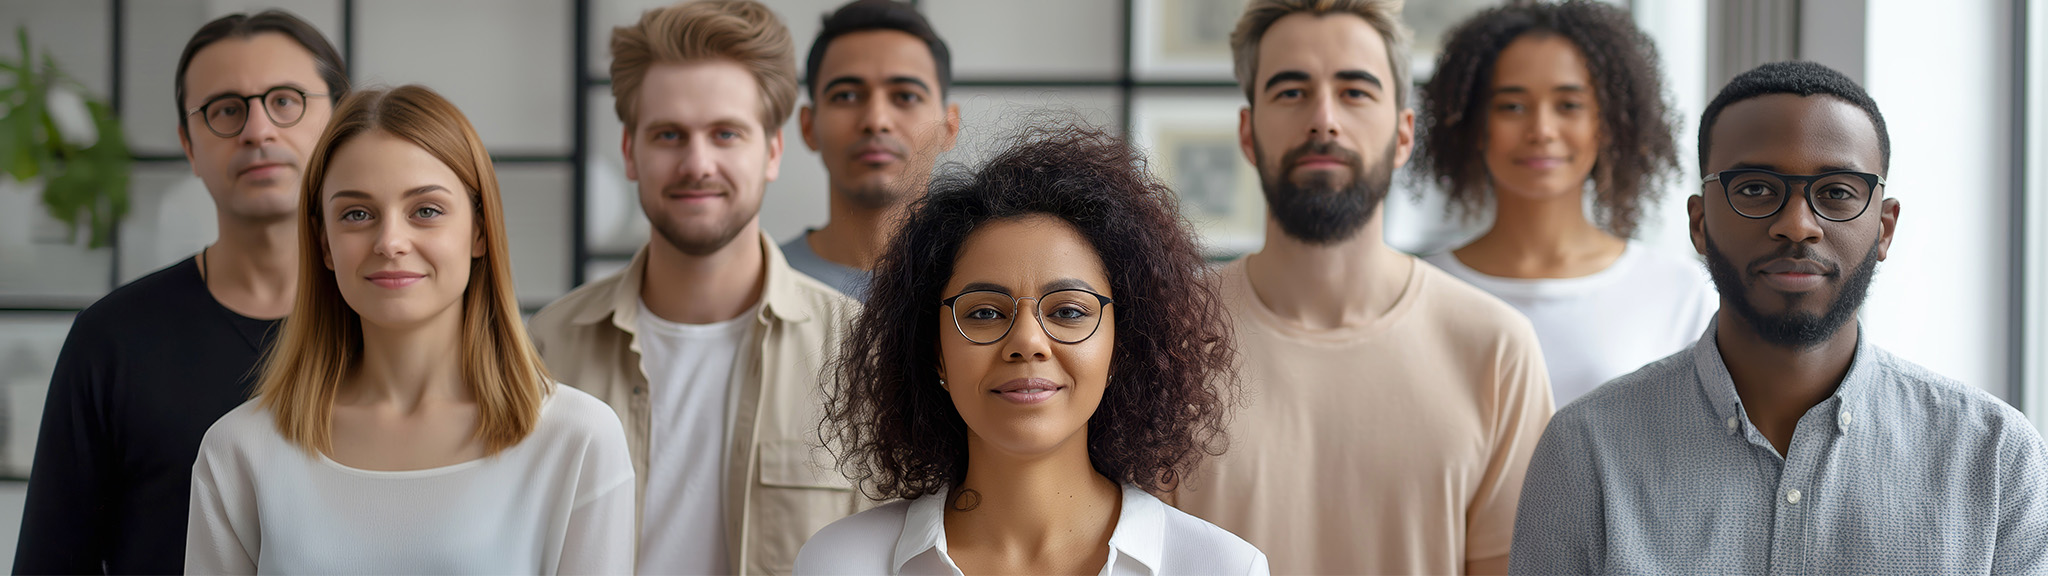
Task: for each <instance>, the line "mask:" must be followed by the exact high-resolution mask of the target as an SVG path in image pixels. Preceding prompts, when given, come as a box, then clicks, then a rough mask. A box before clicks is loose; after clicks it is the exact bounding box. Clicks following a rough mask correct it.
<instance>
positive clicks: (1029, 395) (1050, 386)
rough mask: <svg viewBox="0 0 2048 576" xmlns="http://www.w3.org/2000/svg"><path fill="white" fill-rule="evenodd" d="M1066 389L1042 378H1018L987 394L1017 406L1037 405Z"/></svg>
mask: <svg viewBox="0 0 2048 576" xmlns="http://www.w3.org/2000/svg"><path fill="white" fill-rule="evenodd" d="M1066 389H1067V387H1065V386H1061V385H1059V384H1056V383H1054V382H1053V381H1051V380H1046V379H1044V378H1019V379H1016V380H1011V381H1009V382H1005V383H1003V385H1002V386H998V387H996V388H995V389H993V390H989V391H988V393H990V394H994V395H996V396H999V397H1001V398H1002V399H1004V400H1009V401H1011V402H1015V403H1018V404H1038V403H1042V402H1045V401H1047V400H1051V399H1052V397H1053V395H1055V394H1058V393H1059V392H1060V391H1061V390H1066Z"/></svg>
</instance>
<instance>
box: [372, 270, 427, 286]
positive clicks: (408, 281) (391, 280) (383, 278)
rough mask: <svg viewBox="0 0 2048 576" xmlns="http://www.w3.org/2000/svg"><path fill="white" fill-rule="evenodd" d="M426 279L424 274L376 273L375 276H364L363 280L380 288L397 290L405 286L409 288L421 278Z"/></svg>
mask: <svg viewBox="0 0 2048 576" xmlns="http://www.w3.org/2000/svg"><path fill="white" fill-rule="evenodd" d="M426 277H427V275H425V274H419V273H414V272H378V273H375V274H371V275H369V276H365V277H364V278H365V279H368V280H369V281H370V283H371V284H376V285H377V286H378V287H380V288H390V289H397V288H404V287H406V286H411V285H413V284H415V283H418V282H419V281H420V279H421V278H426Z"/></svg>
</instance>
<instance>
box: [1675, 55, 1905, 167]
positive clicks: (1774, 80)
mask: <svg viewBox="0 0 2048 576" xmlns="http://www.w3.org/2000/svg"><path fill="white" fill-rule="evenodd" d="M1770 94H1798V95H1800V96H1812V95H1815V94H1824V95H1828V96H1833V97H1835V98H1837V99H1840V100H1841V101H1843V102H1848V103H1850V104H1853V105H1855V106H1856V107H1857V108H1862V109H1863V113H1864V114H1868V115H1870V124H1871V125H1872V126H1874V127H1876V128H1877V150H1878V153H1879V154H1880V155H1882V157H1883V166H1882V168H1881V169H1882V170H1884V171H1885V172H1887V173H1889V172H1891V170H1892V136H1891V132H1890V131H1887V130H1886V129H1885V127H1884V113H1883V112H1878V111H1877V101H1876V100H1871V99H1870V93H1869V92H1864V91H1863V85H1861V84H1857V83H1856V81H1855V80H1850V79H1849V77H1848V76H1844V75H1842V73H1841V72H1837V71H1835V69H1833V68H1829V67H1827V66H1826V65H1823V64H1820V63H1817V62H1808V61H1805V60H1790V61H1785V62H1772V63H1769V64H1764V65H1762V66H1757V67H1755V68H1751V69H1749V71H1748V72H1743V73H1742V74H1741V75H1739V76H1736V77H1735V79H1733V80H1729V81H1728V85H1727V86H1724V87H1722V88H1721V93H1720V94H1719V95H1717V96H1714V101H1713V102H1712V103H1710V104H1707V111H1706V112H1705V113H1703V114H1701V115H1700V175H1701V176H1705V175H1706V172H1707V151H1708V150H1711V149H1712V148H1713V144H1714V122H1715V121H1717V120H1720V119H1721V109H1723V108H1727V107H1728V105H1730V104H1734V103H1736V102H1741V101H1743V100H1748V99H1751V98H1755V97H1758V96H1766V95H1770Z"/></svg>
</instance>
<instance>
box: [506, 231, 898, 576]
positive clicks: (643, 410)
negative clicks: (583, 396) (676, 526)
mask: <svg viewBox="0 0 2048 576" xmlns="http://www.w3.org/2000/svg"><path fill="white" fill-rule="evenodd" d="M759 242H761V248H762V251H763V252H764V255H765V257H766V259H767V268H768V272H767V280H766V287H765V288H764V289H763V290H762V299H763V300H764V304H763V305H762V306H760V307H759V308H758V310H760V312H759V313H758V314H757V316H756V319H755V322H756V324H755V325H754V328H753V331H752V334H753V339H754V341H753V342H750V343H748V345H746V346H743V347H741V349H740V353H739V357H738V358H737V359H736V360H735V364H734V366H733V371H732V379H731V389H730V391H729V393H730V394H733V395H734V398H733V399H732V402H731V404H732V405H733V406H734V407H735V408H734V412H733V413H732V418H730V419H729V420H728V424H730V426H731V428H730V430H729V433H728V434H727V437H728V442H727V445H726V466H725V467H726V473H725V478H726V481H725V486H726V492H727V494H726V498H725V502H726V504H725V525H726V542H727V546H726V550H727V553H728V554H729V556H728V558H730V559H731V563H730V566H732V567H733V569H734V570H735V571H737V572H739V573H741V574H787V573H790V572H791V570H792V569H793V568H794V567H795V564H796V553H797V551H798V550H800V549H802V548H803V544H804V541H805V540H807V539H809V538H810V537H811V534H812V533H815V532H817V531H818V529H820V528H824V527H825V525H827V524H831V523H832V522H833V521H834V520H838V519H840V518H843V517H846V516H847V515H850V514H853V513H854V512H858V511H860V510H863V509H866V508H869V507H871V506H873V503H872V502H869V501H868V500H867V499H866V498H864V497H861V496H860V494H859V493H858V492H856V491H854V490H853V489H852V483H851V482H848V481H847V480H846V478H845V477H844V476H841V475H840V474H839V473H838V472H837V471H836V469H834V468H833V467H832V464H831V461H830V459H829V456H827V454H826V452H825V451H823V450H813V449H812V445H813V444H814V439H815V438H817V434H816V428H817V425H818V422H819V420H820V419H821V417H822V415H823V406H822V404H821V402H822V400H823V397H824V396H823V393H822V392H821V391H820V390H819V377H820V375H821V374H823V370H824V367H825V364H826V361H827V359H829V358H831V357H832V355H833V354H834V353H836V352H837V350H838V349H839V342H840V340H841V338H842V337H843V336H844V332H845V330H846V328H847V327H848V326H850V325H851V323H852V320H853V316H854V314H855V313H856V306H858V305H857V304H855V303H854V302H853V301H852V300H849V299H847V298H846V297H845V296H842V295H840V294H839V293H838V292H836V291H833V290H832V289H831V288H830V287H827V286H825V285H824V284H821V283H819V282H818V281H817V280H814V279H812V278H810V277H809V276H804V275H802V274H799V273H797V272H796V271H795V270H794V269H792V268H790V267H789V263H788V262H787V261H785V260H784V259H783V256H782V251H781V250H780V249H779V248H777V247H776V246H775V243H774V242H773V241H771V240H770V239H769V238H768V236H767V235H765V234H764V235H762V236H761V238H760V239H759ZM646 272H647V249H646V248H645V247H642V248H641V249H640V253H639V254H636V255H634V256H633V263H632V264H631V265H628V266H627V267H626V269H625V270H623V271H621V272H619V273H618V274H614V275H612V276H610V277H606V278H604V279H601V280H597V281H595V282H591V283H589V284H586V285H584V286H583V287H581V288H577V289H576V291H574V292H570V293H569V295H568V296H564V297H562V299H561V300H558V301H556V302H555V303H553V304H550V305H548V307H547V308H545V309H542V310H541V311H540V313H539V314H535V315H534V316H533V321H532V322H531V325H530V326H531V332H532V333H533V340H534V343H535V345H536V346H538V347H539V348H540V353H541V356H542V357H543V358H544V359H546V361H547V364H548V370H549V371H551V372H553V375H554V376H555V378H557V379H559V380H561V381H562V382H563V383H565V384H568V385H571V386H575V387H577V388H579V389H582V390H583V391H585V392H589V393H590V394H591V395H593V396H596V397H598V399H600V400H603V401H605V403H606V404H609V405H611V407H612V409H613V410H615V411H617V412H618V414H619V420H620V421H621V423H623V424H624V425H625V427H626V446H627V448H628V449H629V451H630V452H631V453H632V456H633V470H634V472H636V476H635V477H636V480H635V483H636V484H637V489H636V490H635V492H634V495H635V498H634V502H635V503H636V504H635V506H634V509H635V510H639V503H642V502H645V499H646V493H647V484H646V482H647V446H648V429H649V421H650V416H649V413H650V409H649V404H648V395H647V373H646V372H645V371H644V370H643V369H642V368H641V362H640V343H639V337H638V334H637V330H636V318H637V316H639V313H640V283H641V278H643V277H644V276H645V275H646ZM656 489H662V487H659V486H657V487H656ZM634 533H635V534H638V533H639V530H638V529H637V528H636V529H635V530H634ZM640 545H641V546H661V545H663V543H661V542H641V543H640Z"/></svg>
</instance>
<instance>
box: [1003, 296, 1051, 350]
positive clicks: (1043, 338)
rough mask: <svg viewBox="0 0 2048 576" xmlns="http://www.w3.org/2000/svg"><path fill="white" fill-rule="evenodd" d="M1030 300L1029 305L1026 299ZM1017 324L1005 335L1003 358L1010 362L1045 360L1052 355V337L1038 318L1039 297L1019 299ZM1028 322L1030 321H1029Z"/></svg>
mask: <svg viewBox="0 0 2048 576" xmlns="http://www.w3.org/2000/svg"><path fill="white" fill-rule="evenodd" d="M1025 300H1030V301H1031V302H1030V303H1029V304H1028V305H1027V304H1026V303H1025V302H1024V301H1025ZM1014 317H1015V318H1016V320H1015V322H1016V324H1015V325H1013V326H1011V327H1010V333H1009V335H1007V336H1004V337H1003V359H1004V360H1006V361H1009V362H1023V361H1027V360H1030V361H1044V360H1046V359H1049V358H1051V357H1052V337H1051V336H1049V335H1047V334H1046V333H1045V323H1044V321H1042V320H1040V319H1039V318H1038V299H1037V298H1031V297H1025V298H1019V299H1017V314H1016V316H1014ZM1027 322H1028V323H1027Z"/></svg>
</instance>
